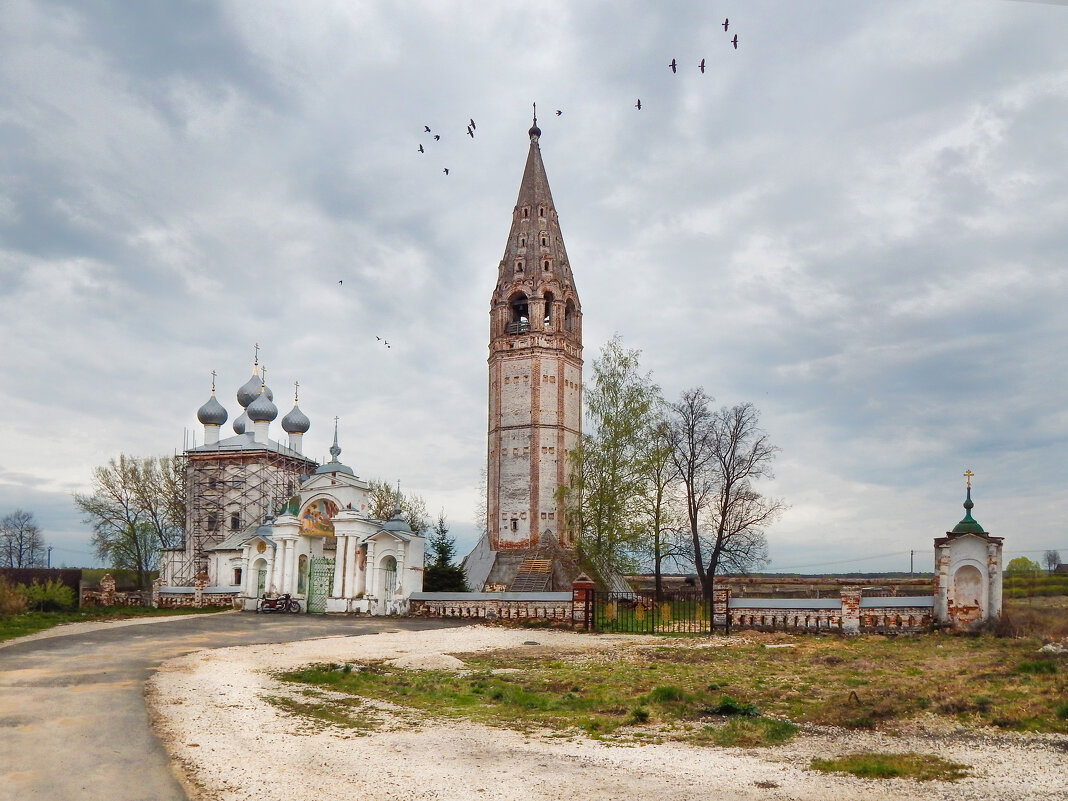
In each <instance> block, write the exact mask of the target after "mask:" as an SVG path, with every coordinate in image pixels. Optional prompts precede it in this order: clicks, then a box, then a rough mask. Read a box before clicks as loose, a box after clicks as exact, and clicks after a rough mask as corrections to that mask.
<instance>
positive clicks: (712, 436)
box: [671, 388, 784, 599]
mask: <svg viewBox="0 0 1068 801" xmlns="http://www.w3.org/2000/svg"><path fill="white" fill-rule="evenodd" d="M711 400H712V399H711V398H710V397H709V396H708V395H706V394H705V392H704V390H703V389H701V388H696V389H690V390H687V391H686V392H684V393H683V394H682V397H681V398H680V400H679V402H678V403H675V404H673V405H672V407H671V408H672V451H673V459H674V461H675V464H676V467H677V468H678V470H679V476H680V480H681V482H682V484H683V488H684V491H685V495H686V512H687V523H688V524H689V534H690V544H691V546H692V548H693V553H692V556H693V560H694V565H695V567H696V568H697V575H698V576H699V577H700V579H701V587H702V589H703V590H704V592H705V595H706V597H707V598H709V599H711V598H712V589H713V583H714V580H715V575H716V574H717V573H721V572H725V571H736V572H745V571H748V570H751V569H752V568H754V567H756V566H759V565H761V564H763V563H765V562H766V561H767V538H766V536H765V534H764V529H765V528H766V527H767V526H768V525H769V524H770V523H772V522H773V521H774V520H775V519H776V518H777V517H778V516H779V515H780V514H781V513H782V510H783V508H784V507H783V504H782V502H781V501H779V500H775V499H772V498H765V497H764V496H763V495H761V494H760V493H759V492H758V491H757V490H756V489H755V488H754V486H753V482H754V481H756V480H759V479H761V478H772V471H771V463H772V461H773V460H774V458H775V454H776V452H777V451H778V449H777V448H776V447H775V446H773V445H772V444H771V443H770V442H769V440H768V438H767V434H765V433H764V432H763V431H761V430H760V428H759V414H758V412H757V410H756V407H754V406H753V405H752V404H751V403H742V404H738V405H736V406H733V407H730V408H728V407H723V408H721V409H720V410H719V411H716V412H713V411H712V410H711V408H710V404H711Z"/></svg>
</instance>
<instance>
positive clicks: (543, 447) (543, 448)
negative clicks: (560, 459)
mask: <svg viewBox="0 0 1068 801" xmlns="http://www.w3.org/2000/svg"><path fill="white" fill-rule="evenodd" d="M541 452H542V453H548V452H549V449H548V448H546V447H545V446H544V445H542V446H541Z"/></svg>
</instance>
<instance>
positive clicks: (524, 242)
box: [519, 236, 527, 248]
mask: <svg viewBox="0 0 1068 801" xmlns="http://www.w3.org/2000/svg"><path fill="white" fill-rule="evenodd" d="M526 246H527V238H526V237H525V236H521V237H519V247H521V248H525V247H526Z"/></svg>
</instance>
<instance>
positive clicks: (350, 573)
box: [345, 537, 356, 598]
mask: <svg viewBox="0 0 1068 801" xmlns="http://www.w3.org/2000/svg"><path fill="white" fill-rule="evenodd" d="M345 597H346V598H355V597H356V537H349V539H348V542H346V543H345Z"/></svg>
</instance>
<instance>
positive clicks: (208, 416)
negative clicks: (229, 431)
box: [197, 393, 229, 426]
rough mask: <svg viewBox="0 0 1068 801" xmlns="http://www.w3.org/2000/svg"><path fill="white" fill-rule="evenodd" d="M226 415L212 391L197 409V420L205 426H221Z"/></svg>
mask: <svg viewBox="0 0 1068 801" xmlns="http://www.w3.org/2000/svg"><path fill="white" fill-rule="evenodd" d="M228 416H229V415H227V414H226V409H224V408H223V405H222V404H221V403H219V401H217V400H216V399H215V393H212V395H211V397H210V398H208V402H207V403H205V404H204V405H203V406H201V407H200V408H199V409H197V420H199V421H200V422H201V424H203V425H206V426H221V425H222V424H223V423H225V422H226V418H227V417H228Z"/></svg>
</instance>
